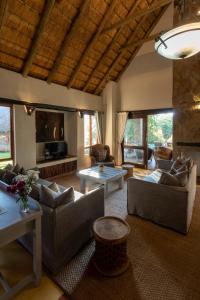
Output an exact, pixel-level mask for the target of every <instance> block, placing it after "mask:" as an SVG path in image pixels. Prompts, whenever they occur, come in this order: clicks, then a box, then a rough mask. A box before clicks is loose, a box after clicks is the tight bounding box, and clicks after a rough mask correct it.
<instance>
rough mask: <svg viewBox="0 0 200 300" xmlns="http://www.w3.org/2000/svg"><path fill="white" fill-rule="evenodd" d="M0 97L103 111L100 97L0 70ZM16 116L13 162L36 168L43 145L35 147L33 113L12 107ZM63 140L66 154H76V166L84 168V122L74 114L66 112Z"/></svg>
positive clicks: (18, 106) (85, 159) (86, 160)
mask: <svg viewBox="0 0 200 300" xmlns="http://www.w3.org/2000/svg"><path fill="white" fill-rule="evenodd" d="M0 97H1V98H8V99H13V100H21V101H27V102H32V103H44V104H51V105H57V106H65V107H73V108H78V109H89V110H99V111H101V110H103V104H102V103H103V102H102V98H101V97H100V96H95V95H91V94H89V93H85V92H81V91H78V90H75V89H67V88H66V87H64V86H60V85H57V84H51V85H49V84H47V83H46V82H45V81H42V80H38V79H35V78H32V77H28V78H24V77H23V76H22V75H21V74H18V73H15V72H12V71H8V70H5V69H2V68H0ZM14 110H15V112H14V116H15V161H17V162H18V163H19V164H20V165H23V166H24V167H25V168H32V167H34V166H35V165H36V157H38V156H42V152H43V146H44V145H40V144H37V145H36V136H35V132H36V129H35V113H33V114H32V115H31V116H27V115H26V113H25V111H24V107H23V105H14ZM65 140H66V141H67V142H68V147H69V148H68V151H69V154H72V155H78V156H79V157H78V165H79V166H80V167H81V166H85V165H87V164H88V163H89V162H88V158H86V157H84V127H83V119H80V118H79V117H78V115H77V113H71V112H65Z"/></svg>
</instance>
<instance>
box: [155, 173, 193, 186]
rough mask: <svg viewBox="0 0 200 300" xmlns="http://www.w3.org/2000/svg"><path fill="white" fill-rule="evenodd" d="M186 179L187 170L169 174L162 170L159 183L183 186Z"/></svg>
mask: <svg viewBox="0 0 200 300" xmlns="http://www.w3.org/2000/svg"><path fill="white" fill-rule="evenodd" d="M187 180H188V172H187V171H183V172H179V173H176V174H174V175H173V174H170V173H169V172H162V174H161V177H160V180H159V184H165V185H171V186H181V187H183V186H185V185H186V184H187Z"/></svg>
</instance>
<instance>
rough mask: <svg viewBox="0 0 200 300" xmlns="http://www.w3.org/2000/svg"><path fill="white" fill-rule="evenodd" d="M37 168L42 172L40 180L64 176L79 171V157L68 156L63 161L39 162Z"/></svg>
mask: <svg viewBox="0 0 200 300" xmlns="http://www.w3.org/2000/svg"><path fill="white" fill-rule="evenodd" d="M36 166H37V167H38V169H39V170H40V178H43V179H45V178H52V177H57V176H63V175H67V174H71V173H74V172H75V171H76V170H77V157H76V156H71V155H68V156H67V157H66V158H62V159H57V160H49V161H48V160H43V161H38V162H37V165H36Z"/></svg>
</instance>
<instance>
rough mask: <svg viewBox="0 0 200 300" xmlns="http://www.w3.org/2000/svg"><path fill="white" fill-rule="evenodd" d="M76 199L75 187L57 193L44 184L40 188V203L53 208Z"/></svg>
mask: <svg viewBox="0 0 200 300" xmlns="http://www.w3.org/2000/svg"><path fill="white" fill-rule="evenodd" d="M73 200H74V189H73V188H72V187H70V188H68V189H66V190H65V191H64V192H63V193H56V192H54V191H53V190H51V189H50V188H49V187H47V186H45V185H42V186H41V190H40V203H42V204H45V205H46V206H49V207H51V208H56V207H58V206H60V205H64V204H67V203H69V202H71V201H73Z"/></svg>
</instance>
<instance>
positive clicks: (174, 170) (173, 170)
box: [169, 164, 188, 175]
mask: <svg viewBox="0 0 200 300" xmlns="http://www.w3.org/2000/svg"><path fill="white" fill-rule="evenodd" d="M187 171H188V168H187V166H186V164H183V165H182V166H181V167H180V168H178V169H175V168H174V167H173V165H172V167H171V169H170V171H169V173H170V174H172V175H175V174H177V173H180V172H187Z"/></svg>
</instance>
